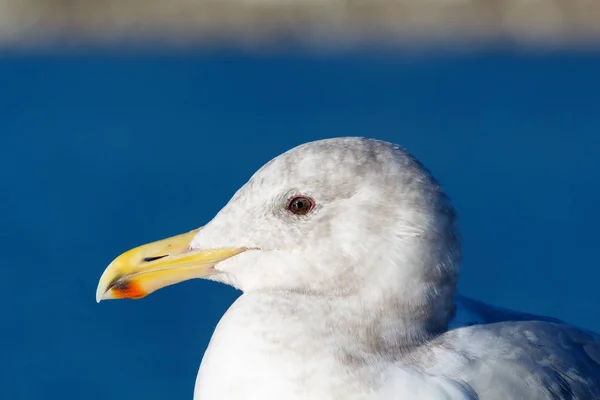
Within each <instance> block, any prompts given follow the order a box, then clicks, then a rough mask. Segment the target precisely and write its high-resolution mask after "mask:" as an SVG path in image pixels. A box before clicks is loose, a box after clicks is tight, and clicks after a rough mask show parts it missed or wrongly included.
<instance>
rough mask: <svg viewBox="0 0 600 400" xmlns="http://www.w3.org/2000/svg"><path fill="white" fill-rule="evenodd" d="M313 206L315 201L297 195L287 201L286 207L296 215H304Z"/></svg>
mask: <svg viewBox="0 0 600 400" xmlns="http://www.w3.org/2000/svg"><path fill="white" fill-rule="evenodd" d="M314 207H315V202H314V201H313V200H312V199H311V198H309V197H304V196H297V197H294V198H293V199H291V200H290V201H289V203H288V206H287V209H288V210H290V211H291V212H292V213H293V214H296V215H306V214H308V213H309V212H310V211H312V209H313V208H314Z"/></svg>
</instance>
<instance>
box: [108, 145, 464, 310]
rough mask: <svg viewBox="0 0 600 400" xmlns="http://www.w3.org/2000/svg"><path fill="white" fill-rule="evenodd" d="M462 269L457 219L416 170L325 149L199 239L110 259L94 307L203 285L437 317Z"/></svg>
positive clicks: (239, 203) (275, 169) (219, 218)
mask: <svg viewBox="0 0 600 400" xmlns="http://www.w3.org/2000/svg"><path fill="white" fill-rule="evenodd" d="M459 258H460V240H459V236H458V230H457V227H456V221H455V213H454V210H453V208H452V206H451V205H450V202H449V200H448V198H447V196H446V195H445V194H444V192H443V191H442V189H441V188H440V186H439V184H438V183H437V182H436V181H435V179H434V178H433V177H432V176H431V174H430V173H429V172H428V171H427V170H426V169H425V168H424V167H423V166H422V165H421V164H420V163H419V162H418V161H417V160H416V159H415V158H413V157H412V156H411V155H410V154H408V153H407V152H406V151H405V150H404V149H402V148H400V147H398V146H396V145H393V144H391V143H387V142H382V141H378V140H373V139H366V138H337V139H327V140H321V141H317V142H311V143H307V144H304V145H301V146H298V147H296V148H294V149H292V150H290V151H288V152H286V153H284V154H282V155H280V156H278V157H276V158H274V159H273V160H271V161H270V162H268V163H267V164H266V165H264V166H263V167H262V168H261V169H259V170H258V171H257V172H256V173H255V174H254V175H253V176H252V177H251V179H250V180H249V181H248V182H247V183H246V184H245V185H244V186H243V187H242V188H240V189H239V190H238V191H237V192H236V193H235V195H234V196H233V197H232V198H231V200H230V201H229V202H228V204H226V205H225V207H223V209H221V211H220V212H219V213H218V214H217V215H216V216H215V217H214V218H213V219H212V220H211V221H210V222H208V223H207V224H206V225H204V226H203V227H201V228H199V229H195V230H193V231H191V232H188V233H184V234H181V235H178V236H174V237H172V238H168V239H164V240H159V241H157V242H153V243H149V244H146V245H143V246H140V247H136V248H134V249H131V250H129V251H127V252H125V253H123V254H122V255H120V256H118V257H117V258H116V259H115V260H114V261H113V262H112V263H111V264H110V265H109V266H108V267H107V268H106V270H105V271H104V273H103V274H102V277H101V278H100V282H99V284H98V289H97V293H96V300H97V301H101V300H105V299H120V298H141V297H144V296H146V295H148V294H150V293H152V292H154V291H155V290H157V289H160V288H162V287H165V286H167V285H172V284H175V283H178V282H182V281H184V280H188V279H192V278H205V279H210V280H214V281H218V282H222V283H225V284H229V285H231V286H234V287H236V288H238V289H240V290H242V291H243V292H252V291H265V290H266V291H282V292H286V291H288V292H295V293H306V294H310V295H319V296H336V297H345V296H359V297H362V298H363V299H365V301H368V299H370V298H393V299H403V302H405V303H406V302H409V303H412V304H413V305H416V306H418V305H419V304H429V303H431V304H439V303H440V302H441V303H447V306H444V310H445V311H444V312H442V314H444V315H445V314H449V313H451V305H452V296H453V294H454V291H455V286H456V277H457V274H458V264H459ZM446 308H447V310H446ZM448 317H449V316H444V317H443V319H447V318H448Z"/></svg>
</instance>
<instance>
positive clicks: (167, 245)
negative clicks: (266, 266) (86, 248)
mask: <svg viewBox="0 0 600 400" xmlns="http://www.w3.org/2000/svg"><path fill="white" fill-rule="evenodd" d="M197 232H198V229H196V230H193V231H191V232H188V233H184V234H181V235H177V236H173V237H171V238H168V239H164V240H159V241H157V242H152V243H149V244H146V245H143V246H139V247H136V248H134V249H131V250H129V251H126V252H125V253H123V254H121V255H120V256H118V257H117V258H115V260H114V261H113V262H111V263H110V265H109V266H108V267H107V268H106V270H105V271H104V273H103V274H102V277H100V282H98V289H97V290H96V301H97V302H100V301H101V300H107V299H139V298H142V297H144V296H147V295H149V294H150V293H152V292H154V291H156V290H158V289H160V288H163V287H165V286H169V285H174V284H176V283H179V282H183V281H186V280H188V279H192V278H204V277H207V276H211V275H215V274H217V273H218V271H215V269H214V266H215V265H216V264H217V263H218V262H220V261H223V260H225V259H227V258H230V257H233V256H235V255H237V254H240V253H242V252H244V251H246V250H247V249H245V248H237V249H211V250H190V248H189V245H190V242H191V241H192V239H193V238H194V236H196V233H197Z"/></svg>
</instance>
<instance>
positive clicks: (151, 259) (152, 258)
mask: <svg viewBox="0 0 600 400" xmlns="http://www.w3.org/2000/svg"><path fill="white" fill-rule="evenodd" d="M166 256H168V254H165V255H162V256H156V257H146V258H144V262H150V261H156V260H160V259H161V258H165V257H166Z"/></svg>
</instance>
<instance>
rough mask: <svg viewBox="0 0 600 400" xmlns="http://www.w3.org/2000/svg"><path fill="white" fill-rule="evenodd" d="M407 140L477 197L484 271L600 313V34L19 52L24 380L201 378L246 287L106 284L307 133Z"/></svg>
mask: <svg viewBox="0 0 600 400" xmlns="http://www.w3.org/2000/svg"><path fill="white" fill-rule="evenodd" d="M349 135H350V136H354V135H360V136H370V137H376V138H380V139H384V140H388V141H392V142H395V143H399V144H401V145H403V146H405V147H407V148H408V149H409V150H410V151H411V152H413V153H414V154H415V155H416V156H417V157H418V158H420V159H421V160H422V161H423V162H424V163H425V164H426V165H427V166H428V167H429V168H430V169H431V170H432V171H433V172H434V174H435V175H436V176H437V177H438V178H439V179H440V180H441V182H442V183H443V185H444V186H445V188H446V190H447V192H448V193H449V194H450V196H451V197H452V198H453V200H454V203H455V205H456V207H457V209H458V211H459V215H460V216H461V226H462V232H463V236H464V255H465V260H464V264H463V274H462V279H461V281H460V287H461V290H462V292H464V293H466V294H468V295H472V296H474V297H476V298H479V299H482V300H485V301H489V302H492V303H495V304H498V305H502V306H506V307H511V308H517V309H521V310H524V311H529V312H534V313H541V314H547V315H551V316H555V317H559V318H562V319H564V320H567V321H569V322H571V323H574V324H577V325H579V326H582V327H585V328H590V329H594V330H596V331H600V312H599V310H600V293H599V290H598V281H599V280H600V264H599V262H598V248H599V246H598V239H599V235H598V230H597V227H598V226H600V217H599V213H598V206H599V204H600V163H599V161H598V157H599V156H600V54H595V55H594V54H584V53H580V54H577V53H562V54H555V55H550V54H537V55H526V54H517V53H512V52H508V51H497V52H488V53H485V54H472V55H462V56H458V55H450V54H446V55H444V56H438V57H433V56H431V55H429V56H414V55H413V56H394V57H391V56H384V55H381V54H380V55H373V54H370V55H369V54H355V55H345V56H341V55H340V56H336V57H329V58H327V57H320V58H318V57H312V58H310V57H308V56H300V55H292V54H280V55H262V56H252V55H244V54H233V53H212V54H205V55H203V56H189V55H185V54H171V55H170V56H169V57H164V56H163V57H159V56H151V55H144V56H140V55H138V56H127V55H125V54H123V53H122V54H113V55H109V54H104V55H94V56H92V55H85V54H78V55H68V56H61V57H59V56H50V55H46V56H38V57H8V56H5V57H4V58H2V59H0V174H1V175H0V177H1V181H0V182H1V186H2V192H1V193H2V194H1V196H0V205H1V210H2V217H1V220H2V229H1V230H0V235H1V236H0V252H1V260H2V261H1V264H2V270H1V271H2V272H1V273H2V275H1V277H0V293H1V296H2V299H1V303H0V304H2V306H1V307H2V314H3V315H2V316H3V318H2V322H3V326H2V330H1V331H0V344H1V348H2V362H1V363H0V377H2V378H0V379H1V380H2V382H1V384H0V398H2V399H33V398H36V399H50V398H61V399H63V400H70V399H83V398H84V399H86V400H91V399H106V398H111V399H146V400H150V399H191V396H192V391H193V386H194V380H195V376H196V372H197V368H198V365H199V364H200V360H201V358H202V354H203V351H204V349H205V348H206V345H207V343H208V341H209V339H210V335H211V333H212V330H213V329H214V327H215V325H216V323H217V322H218V320H219V318H220V316H221V315H222V314H223V312H224V311H225V310H226V309H227V307H228V305H229V304H230V303H231V302H232V301H233V300H234V299H235V297H236V296H237V295H238V293H237V292H236V291H235V290H233V289H231V288H228V287H225V286H222V285H218V284H215V283H210V282H205V281H192V282H185V283H182V284H180V285H176V286H173V287H168V288H165V289H163V290H161V291H159V292H157V293H155V294H153V295H151V296H149V297H148V298H146V299H144V300H142V301H110V302H103V303H101V304H99V305H98V304H96V303H95V300H94V294H95V289H96V284H97V281H98V278H99V277H100V274H101V273H102V271H103V269H104V268H105V266H106V265H107V264H108V263H109V262H110V261H111V260H112V259H113V257H115V256H116V255H118V254H120V253H121V252H122V251H124V250H126V249H128V248H130V247H132V246H135V245H139V244H142V243H145V242H148V241H151V240H155V239H159V238H163V237H167V236H170V235H173V234H176V233H179V232H183V231H187V230H190V229H192V228H195V227H197V226H200V225H202V224H204V223H205V222H207V221H209V220H210V218H211V217H212V216H213V215H214V214H215V213H216V212H217V211H218V210H219V209H220V207H222V206H223V205H224V204H225V203H226V202H227V200H228V199H229V197H230V196H231V195H232V194H233V193H234V192H235V190H236V189H237V188H238V187H239V186H241V185H242V184H243V183H244V182H245V181H246V180H247V179H248V178H249V177H250V175H251V174H252V173H253V172H254V171H255V170H256V169H257V168H259V167H260V166H261V165H262V164H263V163H265V162H266V161H268V160H269V159H271V158H272V157H274V156H276V155H278V154H279V153H281V152H283V151H285V150H287V149H289V148H291V147H293V146H295V145H297V144H300V143H303V142H307V141H310V140H315V139H321V138H326V137H334V136H349Z"/></svg>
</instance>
